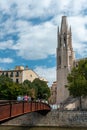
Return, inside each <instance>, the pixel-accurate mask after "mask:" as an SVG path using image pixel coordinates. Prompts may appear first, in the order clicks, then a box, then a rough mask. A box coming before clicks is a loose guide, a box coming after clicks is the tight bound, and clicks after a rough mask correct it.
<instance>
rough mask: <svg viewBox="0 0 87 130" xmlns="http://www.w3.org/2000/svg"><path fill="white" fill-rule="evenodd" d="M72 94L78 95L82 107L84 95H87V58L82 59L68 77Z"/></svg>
mask: <svg viewBox="0 0 87 130" xmlns="http://www.w3.org/2000/svg"><path fill="white" fill-rule="evenodd" d="M67 79H68V85H66V87H67V88H68V90H69V92H70V95H72V96H73V97H78V98H79V102H80V109H82V97H84V96H87V59H83V60H80V61H79V62H78V65H77V67H74V68H73V69H72V71H71V73H70V74H69V75H68V77H67Z"/></svg>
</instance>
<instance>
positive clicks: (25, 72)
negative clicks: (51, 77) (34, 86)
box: [0, 66, 47, 83]
mask: <svg viewBox="0 0 87 130" xmlns="http://www.w3.org/2000/svg"><path fill="white" fill-rule="evenodd" d="M0 75H5V76H7V77H9V78H11V79H12V80H13V82H16V83H23V82H24V80H29V81H31V82H32V81H33V80H34V79H36V78H39V79H40V80H43V81H46V82H47V80H46V79H45V78H42V77H40V76H38V74H37V73H36V72H34V71H33V70H31V69H29V68H28V67H26V68H24V67H23V66H16V67H15V69H14V70H1V71H0Z"/></svg>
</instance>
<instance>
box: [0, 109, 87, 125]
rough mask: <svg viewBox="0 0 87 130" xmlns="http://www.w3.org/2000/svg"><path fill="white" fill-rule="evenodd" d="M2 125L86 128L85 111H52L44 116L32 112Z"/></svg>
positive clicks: (86, 117)
mask: <svg viewBox="0 0 87 130" xmlns="http://www.w3.org/2000/svg"><path fill="white" fill-rule="evenodd" d="M2 125H23V126H24V125H26V126H60V127H80V126H81V127H87V111H58V110H53V111H51V112H49V113H48V114H47V115H45V116H44V115H41V114H40V113H37V112H33V113H28V114H25V115H22V116H19V117H16V118H14V119H12V120H9V121H7V122H5V123H2Z"/></svg>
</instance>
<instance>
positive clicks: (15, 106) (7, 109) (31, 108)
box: [0, 101, 51, 121]
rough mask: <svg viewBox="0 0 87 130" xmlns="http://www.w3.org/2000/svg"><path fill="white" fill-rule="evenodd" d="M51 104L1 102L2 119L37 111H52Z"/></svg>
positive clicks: (0, 118)
mask: <svg viewBox="0 0 87 130" xmlns="http://www.w3.org/2000/svg"><path fill="white" fill-rule="evenodd" d="M50 110H51V108H50V106H49V104H46V103H43V102H28V101H27V102H16V101H11V102H0V121H3V120H6V119H10V118H12V117H16V116H19V115H22V114H25V113H29V112H35V111H37V112H38V111H50Z"/></svg>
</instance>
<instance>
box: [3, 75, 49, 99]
mask: <svg viewBox="0 0 87 130" xmlns="http://www.w3.org/2000/svg"><path fill="white" fill-rule="evenodd" d="M18 95H21V96H24V95H28V96H30V97H32V98H33V99H38V98H39V99H48V97H49V96H50V90H49V87H48V85H47V83H46V82H45V81H42V80H40V79H35V80H34V81H33V82H30V81H29V80H25V81H24V82H23V83H22V84H18V83H14V82H13V81H12V80H11V79H10V78H8V77H6V76H3V75H2V76H0V99H5V100H15V99H16V98H17V96H18Z"/></svg>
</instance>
